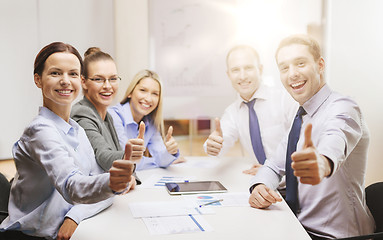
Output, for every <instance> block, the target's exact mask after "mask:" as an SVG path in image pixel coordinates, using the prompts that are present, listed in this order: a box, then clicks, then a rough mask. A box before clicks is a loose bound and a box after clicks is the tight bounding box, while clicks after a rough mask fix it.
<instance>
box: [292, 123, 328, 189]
mask: <svg viewBox="0 0 383 240" xmlns="http://www.w3.org/2000/svg"><path fill="white" fill-rule="evenodd" d="M311 131H312V124H311V123H309V124H307V126H306V129H305V142H304V145H303V148H302V150H301V151H297V152H294V153H293V154H292V155H291V160H292V163H291V167H292V169H293V170H294V175H295V176H297V177H299V178H300V180H299V181H300V182H301V183H304V184H311V185H316V184H319V183H320V182H321V181H322V179H323V178H324V177H327V176H329V175H330V174H331V169H332V161H330V160H329V159H328V158H327V157H325V156H323V155H320V154H319V153H318V151H317V149H316V147H315V146H314V144H313V142H312V139H311Z"/></svg>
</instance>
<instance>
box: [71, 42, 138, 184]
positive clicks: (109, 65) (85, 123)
mask: <svg viewBox="0 0 383 240" xmlns="http://www.w3.org/2000/svg"><path fill="white" fill-rule="evenodd" d="M119 83H120V77H119V76H118V74H117V68H116V64H115V62H114V60H113V58H112V57H111V56H110V55H109V54H107V53H105V52H102V51H101V50H100V49H99V48H96V47H92V48H89V49H88V50H87V51H86V52H85V54H84V71H83V74H82V76H81V85H82V89H83V93H84V98H83V99H82V100H80V101H79V102H77V103H76V104H75V105H74V106H73V108H72V112H71V117H72V118H73V119H74V120H75V121H76V122H77V123H78V124H80V126H81V127H83V128H84V130H85V132H86V135H87V136H88V139H89V141H90V143H91V145H92V147H93V150H94V154H95V156H96V160H97V162H98V164H99V165H100V166H101V167H102V168H103V169H104V170H105V171H108V170H109V169H110V167H111V166H112V163H113V161H115V160H117V159H121V158H122V157H123V155H124V151H123V150H122V148H121V146H120V144H119V142H118V137H117V133H116V130H115V128H114V125H113V119H112V117H111V116H110V114H109V113H108V112H107V108H108V107H109V105H110V104H111V103H112V101H113V99H114V98H115V96H116V94H117V91H118V86H119ZM142 129H143V128H142ZM141 135H143V134H141ZM127 142H130V143H131V145H132V158H131V160H133V161H135V160H139V159H141V158H142V155H143V152H144V150H145V147H144V141H143V140H142V139H140V136H134V137H132V139H129V140H127V141H126V142H125V144H126V143H127ZM125 144H124V146H125ZM137 183H140V181H139V180H138V181H137Z"/></svg>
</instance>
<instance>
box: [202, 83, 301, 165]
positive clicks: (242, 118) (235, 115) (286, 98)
mask: <svg viewBox="0 0 383 240" xmlns="http://www.w3.org/2000/svg"><path fill="white" fill-rule="evenodd" d="M254 98H255V99H256V101H255V104H254V110H255V112H256V114H257V117H258V121H259V129H260V132H261V138H262V144H263V149H264V151H265V155H266V158H269V157H270V156H272V154H273V152H274V151H275V149H276V147H277V146H278V144H279V143H280V141H281V140H282V139H283V137H284V136H285V135H286V132H287V131H289V130H290V127H291V123H292V121H293V120H294V116H295V113H296V111H297V109H298V104H297V103H296V102H295V101H294V100H293V99H292V98H291V96H290V95H289V94H288V93H287V92H286V91H285V90H284V89H280V88H272V87H269V86H266V85H263V84H261V85H260V87H259V89H258V90H257V91H256V92H255V93H254V95H253V96H252V98H251V99H250V100H252V99H254ZM220 123H221V129H222V134H223V146H222V149H221V151H220V153H219V155H218V156H222V155H224V154H225V153H226V152H227V151H228V150H229V149H230V148H231V147H232V146H233V145H234V144H235V142H236V141H237V140H238V139H239V141H240V143H241V145H242V147H243V148H244V149H245V151H246V152H247V154H248V156H249V157H250V158H251V161H252V162H254V163H258V160H257V158H256V156H255V154H254V151H253V145H252V144H251V139H250V130H249V109H248V107H247V106H246V104H245V103H244V100H243V99H242V98H241V97H240V96H239V95H238V98H237V99H236V101H235V102H233V103H232V104H231V105H229V106H228V107H227V108H226V109H225V112H224V114H223V116H222V118H221V119H220ZM204 149H205V152H206V142H205V144H204Z"/></svg>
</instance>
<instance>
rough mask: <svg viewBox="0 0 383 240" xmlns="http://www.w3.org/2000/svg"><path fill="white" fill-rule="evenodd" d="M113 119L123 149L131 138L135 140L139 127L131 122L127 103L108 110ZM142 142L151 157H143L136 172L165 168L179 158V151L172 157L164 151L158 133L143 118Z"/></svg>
mask: <svg viewBox="0 0 383 240" xmlns="http://www.w3.org/2000/svg"><path fill="white" fill-rule="evenodd" d="M108 112H109V113H110V115H112V117H113V123H114V127H115V129H116V132H117V135H118V139H119V142H120V145H121V147H122V148H123V149H125V144H126V143H127V142H128V140H129V139H131V138H137V136H138V129H139V125H138V124H137V123H136V122H135V121H134V120H133V115H132V112H131V110H130V104H129V102H127V103H125V104H124V105H122V104H120V103H119V104H117V105H115V106H113V107H111V108H109V109H108ZM143 121H144V123H145V134H144V141H145V147H147V148H148V150H149V152H150V155H151V156H152V157H143V158H142V159H141V161H140V163H139V164H138V165H137V168H136V170H143V169H149V168H156V167H167V166H169V165H170V164H171V163H172V162H173V161H174V160H176V159H177V158H178V156H179V151H178V152H177V153H176V154H174V155H172V154H170V153H168V151H167V150H166V146H165V144H164V142H163V139H162V137H161V134H160V132H159V131H158V130H157V128H156V127H155V126H154V125H153V122H152V121H151V119H150V117H148V116H145V117H144V119H143Z"/></svg>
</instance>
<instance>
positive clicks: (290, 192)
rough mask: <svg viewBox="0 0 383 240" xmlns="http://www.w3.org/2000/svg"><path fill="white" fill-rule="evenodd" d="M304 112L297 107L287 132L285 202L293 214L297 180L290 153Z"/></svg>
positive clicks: (295, 205) (296, 199) (295, 202)
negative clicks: (289, 129)
mask: <svg viewBox="0 0 383 240" xmlns="http://www.w3.org/2000/svg"><path fill="white" fill-rule="evenodd" d="M304 114H306V111H305V110H304V109H303V107H299V109H298V112H297V115H295V119H294V122H293V126H292V128H291V131H290V133H289V142H288V144H287V153H286V202H287V204H288V205H289V207H290V208H291V210H292V211H293V212H294V214H295V215H296V214H297V211H298V208H299V201H298V180H297V177H296V176H294V171H293V169H292V168H291V154H293V153H294V152H295V151H296V149H297V143H298V140H299V135H300V132H301V126H302V115H304Z"/></svg>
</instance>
